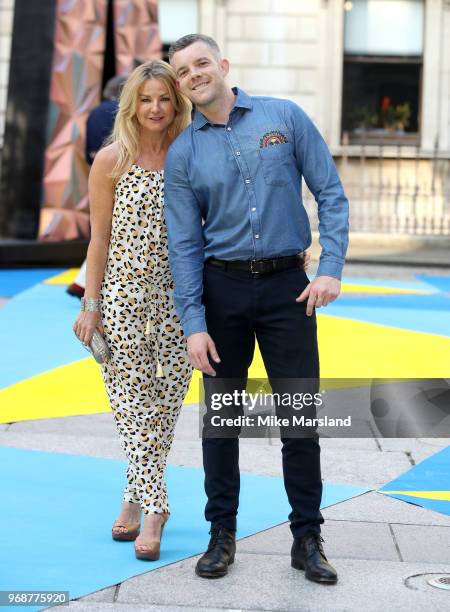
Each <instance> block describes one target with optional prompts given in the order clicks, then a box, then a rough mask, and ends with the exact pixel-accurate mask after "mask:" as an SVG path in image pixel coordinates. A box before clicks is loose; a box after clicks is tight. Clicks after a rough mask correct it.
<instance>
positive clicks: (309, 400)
mask: <svg viewBox="0 0 450 612" xmlns="http://www.w3.org/2000/svg"><path fill="white" fill-rule="evenodd" d="M210 406H211V410H213V411H221V412H223V411H224V408H233V407H235V406H242V407H243V409H244V410H248V411H249V412H252V411H254V410H261V408H263V409H270V410H272V409H276V407H277V406H279V407H281V408H288V409H289V408H292V410H293V411H298V412H300V411H301V410H303V409H304V408H309V409H311V408H315V409H317V408H320V407H321V406H323V395H322V393H321V392H317V393H314V394H311V393H293V394H292V395H291V394H290V393H287V392H286V393H261V392H258V393H249V392H248V391H246V390H240V391H238V390H236V389H235V390H234V391H233V392H232V393H213V394H212V395H211V403H210ZM210 422H211V425H212V426H213V427H319V426H320V427H323V426H327V427H351V424H352V417H351V415H348V416H347V417H345V418H332V417H329V416H328V415H325V416H324V417H313V416H307V415H305V414H296V413H295V412H293V413H292V414H289V415H288V414H285V415H284V416H278V415H277V414H271V413H264V412H263V413H260V412H258V413H257V414H255V415H250V414H247V415H246V414H241V415H237V416H234V417H231V416H229V415H228V416H223V415H222V414H213V415H211V418H210Z"/></svg>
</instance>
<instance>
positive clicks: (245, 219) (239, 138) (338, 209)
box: [164, 88, 348, 336]
mask: <svg viewBox="0 0 450 612" xmlns="http://www.w3.org/2000/svg"><path fill="white" fill-rule="evenodd" d="M233 91H234V93H235V94H237V95H236V101H235V105H234V108H233V109H232V111H231V113H230V115H229V118H228V122H227V124H226V125H225V126H224V125H213V124H211V123H210V122H209V121H208V119H206V117H205V116H204V115H203V114H202V113H200V112H199V111H197V112H196V113H195V116H194V119H193V122H192V124H191V125H190V126H189V127H187V128H186V129H185V130H184V131H183V132H182V133H181V134H180V135H179V136H178V138H177V139H176V140H175V141H174V142H173V143H172V145H171V147H170V149H169V152H168V154H167V158H166V163H165V167H164V185H165V186H164V192H165V193H164V205H165V220H166V223H167V228H168V240H169V258H170V264H171V268H172V273H173V276H174V280H175V290H174V301H175V307H176V310H177V312H178V314H179V316H180V318H181V323H182V326H183V330H184V333H185V334H186V336H189V335H191V334H193V333H195V332H199V331H207V329H206V323H205V315H204V307H203V305H202V291H203V262H204V260H205V259H208V258H209V257H216V258H218V259H226V260H250V259H260V258H272V257H281V256H284V255H293V254H295V253H298V252H300V251H303V250H305V249H306V248H308V247H309V246H310V244H311V228H310V224H309V220H308V216H307V213H306V210H305V208H304V206H303V203H302V194H301V177H302V176H303V177H304V179H305V181H306V184H307V185H308V187H309V189H310V190H311V192H312V193H313V194H314V197H315V199H316V201H317V204H318V215H319V233H320V244H321V246H322V253H321V257H320V263H319V268H318V272H317V274H318V275H327V276H334V277H336V278H340V277H341V274H342V268H343V265H344V259H345V254H346V250H347V244H348V201H347V198H346V196H345V194H344V190H343V187H342V184H341V181H340V180H339V177H338V175H337V172H336V167H335V165H334V162H333V158H332V157H331V154H330V152H329V150H328V147H327V145H326V144H325V141H324V140H323V138H322V136H321V135H320V133H319V132H318V130H317V128H316V127H315V126H314V124H313V122H312V121H311V120H310V119H309V117H308V116H307V115H306V114H305V112H304V111H303V110H302V109H301V108H299V107H298V106H297V105H296V104H294V103H293V102H291V101H289V100H281V99H277V98H269V97H253V96H252V97H250V96H248V95H247V94H246V93H245V92H244V91H242V90H241V89H238V88H234V89H233Z"/></svg>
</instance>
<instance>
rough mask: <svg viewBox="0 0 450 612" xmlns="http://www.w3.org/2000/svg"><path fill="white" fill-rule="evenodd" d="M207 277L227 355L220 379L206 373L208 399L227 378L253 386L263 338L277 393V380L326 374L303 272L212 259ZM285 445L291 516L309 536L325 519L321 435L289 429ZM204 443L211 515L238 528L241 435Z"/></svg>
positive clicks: (212, 326)
mask: <svg viewBox="0 0 450 612" xmlns="http://www.w3.org/2000/svg"><path fill="white" fill-rule="evenodd" d="M203 282H204V285H203V303H204V306H205V313H206V322H207V327H208V333H209V334H210V336H211V337H212V339H213V341H214V343H215V345H216V348H217V352H218V353H219V357H220V359H221V363H215V362H213V361H212V360H211V364H212V366H213V368H214V369H215V370H216V374H217V376H216V378H214V377H210V376H208V375H206V374H205V375H204V377H203V380H204V385H205V398H208V397H210V396H211V393H213V392H214V391H215V390H216V389H217V391H219V392H222V391H223V381H224V379H233V385H234V387H235V388H237V389H238V390H241V389H245V386H246V382H247V375H248V368H249V367H250V364H251V362H252V360H253V353H254V349H255V338H256V339H257V340H258V344H259V347H260V350H261V355H262V358H263V361H264V365H265V368H266V371H267V374H268V377H269V381H270V383H271V385H272V389H273V390H274V391H275V390H276V382H277V379H286V378H291V379H294V378H308V379H314V378H316V379H318V378H319V355H318V346H317V325H316V316H315V312H314V313H313V315H312V316H310V317H308V316H307V315H306V303H297V302H296V301H295V298H296V297H298V295H299V294H300V293H301V292H302V291H303V289H304V288H305V287H306V286H307V284H308V282H309V279H308V277H307V275H306V273H305V272H304V271H303V269H301V268H292V269H289V270H284V271H282V272H276V273H274V274H271V275H260V274H255V275H253V274H251V273H250V272H243V271H237V270H227V271H225V270H222V269H220V268H215V267H212V266H208V264H206V265H205V268H204V279H203ZM227 391H230V389H229V388H228V389H227ZM209 409H210V407H209V406H208V401H207V410H209ZM281 442H282V464H283V476H284V485H285V489H286V493H287V496H288V500H289V503H290V506H291V508H292V512H291V513H290V514H289V520H290V526H291V531H292V534H293V536H294V537H302V536H303V535H304V534H305V533H307V532H308V531H314V532H317V533H320V525H321V524H322V523H323V522H324V519H323V517H322V514H321V512H320V502H321V498H322V479H321V471H320V445H319V439H318V435H317V434H316V435H314V436H312V437H305V438H295V437H283V434H282V433H281ZM202 446H203V465H204V470H205V491H206V495H207V498H208V501H207V504H206V508H205V518H206V520H207V521H210V522H211V524H212V526H215V525H223V526H225V527H227V528H228V529H236V517H237V512H238V505H239V488H240V475H239V439H238V438H237V437H227V438H220V437H216V438H209V437H205V436H203V439H202ZM268 503H270V500H268ZM257 511H258V509H257V508H255V513H256V512H257Z"/></svg>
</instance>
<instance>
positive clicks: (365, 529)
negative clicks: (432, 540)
mask: <svg viewBox="0 0 450 612" xmlns="http://www.w3.org/2000/svg"><path fill="white" fill-rule="evenodd" d="M321 532H322V537H323V538H324V540H325V542H324V545H323V546H324V550H325V554H326V555H327V557H328V559H329V560H330V562H331V563H332V559H337V558H346V559H380V560H385V561H400V559H399V555H398V552H397V550H396V548H395V543H394V541H393V539H392V534H391V531H390V529H389V525H386V524H384V523H366V522H359V521H345V522H343V521H331V520H327V521H325V523H324V524H323V525H322V527H321ZM291 546H292V534H291V530H290V529H289V525H288V523H284V524H283V525H280V526H278V527H274V528H273V529H267V530H266V531H262V532H260V533H257V534H256V535H254V536H250V537H248V538H244V539H243V540H240V541H239V544H238V547H239V552H240V553H250V552H251V553H259V554H266V555H273V554H280V555H289V554H290V550H291ZM420 560H422V559H420ZM440 560H441V559H440ZM449 561H450V559H449Z"/></svg>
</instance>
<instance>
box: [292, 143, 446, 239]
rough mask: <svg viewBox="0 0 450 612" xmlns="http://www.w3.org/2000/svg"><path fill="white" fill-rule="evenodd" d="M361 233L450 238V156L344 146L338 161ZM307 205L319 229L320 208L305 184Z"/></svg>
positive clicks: (373, 146) (353, 226) (416, 149)
mask: <svg viewBox="0 0 450 612" xmlns="http://www.w3.org/2000/svg"><path fill="white" fill-rule="evenodd" d="M336 165H337V167H338V171H339V175H340V177H341V180H342V183H343V185H344V188H345V192H346V195H347V197H348V199H349V202H350V227H351V230H352V231H357V232H382V233H400V234H410V235H441V236H449V235H450V152H442V151H438V149H437V147H435V149H434V151H433V152H431V153H429V154H426V153H425V152H424V151H422V150H421V149H420V147H419V146H402V144H400V143H398V144H396V145H393V144H392V143H391V144H385V143H381V144H362V145H360V146H358V147H355V146H351V145H348V144H344V145H343V147H342V153H341V156H340V157H339V158H337V159H336ZM304 201H305V206H306V208H307V210H308V213H309V215H310V218H311V221H312V224H313V227H314V226H315V227H317V205H316V204H315V202H314V198H313V197H312V195H311V193H310V192H309V190H308V189H307V188H306V186H304Z"/></svg>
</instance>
